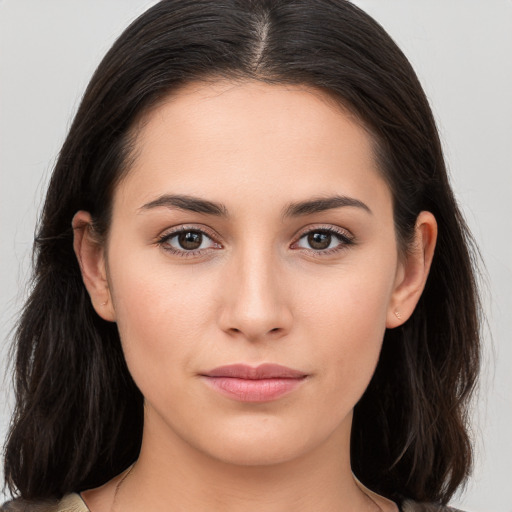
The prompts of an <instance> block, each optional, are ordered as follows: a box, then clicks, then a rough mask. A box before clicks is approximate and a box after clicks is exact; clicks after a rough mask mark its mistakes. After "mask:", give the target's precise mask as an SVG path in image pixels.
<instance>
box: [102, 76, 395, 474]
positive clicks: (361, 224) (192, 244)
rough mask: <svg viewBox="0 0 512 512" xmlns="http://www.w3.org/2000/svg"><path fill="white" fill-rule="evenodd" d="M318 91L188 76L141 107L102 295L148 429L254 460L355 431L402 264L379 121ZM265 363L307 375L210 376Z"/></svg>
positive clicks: (211, 451) (226, 456)
mask: <svg viewBox="0 0 512 512" xmlns="http://www.w3.org/2000/svg"><path fill="white" fill-rule="evenodd" d="M323 94H324V93H322V92H319V91H316V90H314V89H308V88H306V87H299V86H294V87H291V86H284V85H267V84H262V83H257V82H240V83H236V84H235V83H226V82H217V83H214V84H209V85H207V84H189V85H187V86H186V87H184V88H183V89H182V90H180V91H179V92H177V93H175V94H174V95H172V96H171V97H169V98H168V99H167V100H166V101H165V102H164V103H162V104H161V105H160V106H158V107H157V108H156V109H155V110H153V111H152V112H151V113H150V114H148V115H147V117H146V119H145V120H144V122H143V123H141V125H140V132H139V134H138V138H137V141H136V149H137V151H136V158H135V162H134V164H133V166H132V167H131V168H130V170H129V172H128V173H127V176H126V177H125V178H124V180H123V181H122V182H121V184H120V185H119V186H118V188H117V190H116V191H115V195H114V202H113V217H112V224H111V229H110V232H109V236H108V241H107V243H106V253H105V260H106V267H105V268H106V275H107V279H108V287H109V293H110V298H109V305H108V306H107V307H106V308H103V309H102V308H101V307H98V308H97V309H98V312H99V313H100V314H101V315H102V316H103V317H104V318H108V319H111V320H115V321H116V322H117V324H118V328H119V332H120V336H121V340H122V345H123V349H124V352H125V356H126V361H127V364H128V367H129V369H130V372H131V373H132V375H133V378H134V380H135V382H136V383H137V385H138V386H139V388H140V390H141V391H142V393H143V395H144V397H145V400H146V418H145V421H146V423H145V430H146V431H145V435H148V432H149V433H150V435H154V436H158V435H160V436H164V437H166V438H167V439H179V440H180V442H181V441H184V442H186V443H187V445H188V446H190V447H193V448H194V449H196V450H197V451H199V452H200V453H202V454H203V455H206V456H209V457H213V458H215V459H218V460H223V461H226V462H232V463H237V464H246V465H256V464H270V463H277V462H283V461H287V460H291V459H293V458H296V457H300V456H301V455H305V454H306V453H312V452H314V450H316V449H319V447H320V446H322V445H325V443H326V442H327V440H329V439H337V440H342V441H340V442H343V443H345V444H348V440H349V435H350V425H351V418H352V410H353V407H354V406H355V404H356V403H357V401H358V400H359V398H360V397H361V395H362V393H363V392H364V390H365V388H366V387H367V385H368V383H369V381H370V379H371V376H372V374H373V372H374V369H375V366H376V364H377V360H378V357H379V351H380V349H381V344H382V340H383V335H384V331H385V328H386V326H387V325H388V324H389V321H390V320H389V319H390V316H391V315H392V313H393V311H392V309H393V308H394V305H393V304H394V293H395V291H396V289H397V283H398V281H399V280H400V279H401V276H402V274H403V273H402V270H401V264H400V262H399V259H398V252H397V246H396V237H395V232H394V224H393V211H392V200H391V194H390V191H389V189H388V187H387V185H386V183H385V182H384V180H383V178H382V177H381V175H380V173H379V170H378V169H377V167H376V163H375V159H374V154H373V152H372V146H371V140H370V138H369V135H368V133H367V132H366V131H365V130H364V129H363V128H362V127H361V126H360V125H359V124H358V123H357V121H356V120H355V119H354V118H353V117H352V116H350V115H349V114H347V113H346V112H344V111H343V110H342V109H341V108H340V107H339V106H335V105H334V103H333V102H332V101H331V100H329V98H328V97H327V96H324V95H323ZM184 196H186V197H184ZM198 201H203V203H201V202H198ZM205 201H207V202H208V203H204V202H205ZM212 203H213V204H212ZM262 363H274V364H279V365H283V366H286V367H288V368H291V369H294V370H298V372H299V373H300V375H304V376H305V377H304V378H301V379H298V380H300V382H295V383H294V385H293V386H291V387H289V388H286V387H284V388H280V387H279V386H281V385H282V382H281V383H278V384H276V386H277V387H276V388H275V389H274V388H271V389H274V391H275V390H276V389H277V391H276V393H272V392H268V389H270V388H269V387H268V386H267V388H265V387H264V386H263V387H261V386H260V388H258V389H259V391H258V390H256V391H254V389H256V388H254V389H253V391H254V392H252V391H250V390H249V388H248V387H245V388H243V386H244V385H245V384H244V383H242V384H240V383H238V384H237V386H238V385H239V384H240V385H239V387H238V388H237V389H238V391H237V390H236V389H235V391H233V389H231V388H229V385H227V386H228V388H229V389H231V391H232V392H231V393H230V392H227V393H226V392H225V391H222V390H219V388H218V386H217V384H218V382H220V381H218V382H217V384H215V385H214V384H213V381H214V380H215V379H212V378H209V377H205V375H206V374H208V373H209V372H211V371H212V370H214V369H215V368H218V367H220V366H224V365H232V364H245V365H248V366H251V367H257V366H258V365H260V364H262ZM226 382H227V379H224V384H222V382H221V384H220V385H221V387H222V386H224V387H225V386H226V384H225V383H226ZM231 382H234V380H232V381H231ZM275 382H277V381H275ZM240 386H242V387H240ZM269 386H271V384H270V385H269ZM235 387H236V386H235ZM251 389H252V388H251ZM265 389H266V391H265ZM284 389H287V390H288V391H287V392H285V393H282V391H283V390H284ZM244 390H245V391H247V393H246V394H244V392H245V391H244ZM262 390H263V391H262ZM237 393H238V394H237ZM251 393H252V394H251ZM258 393H259V394H258ZM265 393H266V394H265ZM244 397H245V398H244Z"/></svg>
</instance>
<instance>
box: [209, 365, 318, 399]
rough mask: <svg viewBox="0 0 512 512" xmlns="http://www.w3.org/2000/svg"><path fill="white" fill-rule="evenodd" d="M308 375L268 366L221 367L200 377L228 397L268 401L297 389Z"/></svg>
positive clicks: (279, 366)
mask: <svg viewBox="0 0 512 512" xmlns="http://www.w3.org/2000/svg"><path fill="white" fill-rule="evenodd" d="M307 376H308V375H307V374H306V373H304V372H302V371H299V370H295V369H293V368H288V367H286V366H281V365H278V364H270V363H265V364H262V365H260V366H257V367H252V366H249V365H246V364H233V365H227V366H220V367H218V368H215V369H213V370H211V371H209V372H206V373H203V374H201V377H202V378H203V380H204V381H205V383H206V384H207V385H208V386H209V387H211V388H213V389H214V390H216V391H218V392H219V393H221V394H223V395H224V396H227V397H229V398H232V399H235V400H238V401H241V402H268V401H270V400H276V399H277V398H280V397H282V396H284V395H286V394H288V393H290V392H292V391H293V390H294V389H296V388H297V387H298V386H300V384H301V383H302V382H304V381H305V380H306V377H307Z"/></svg>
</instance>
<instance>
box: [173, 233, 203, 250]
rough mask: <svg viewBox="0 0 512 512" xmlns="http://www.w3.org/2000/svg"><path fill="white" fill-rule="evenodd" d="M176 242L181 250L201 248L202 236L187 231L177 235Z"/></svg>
mask: <svg viewBox="0 0 512 512" xmlns="http://www.w3.org/2000/svg"><path fill="white" fill-rule="evenodd" d="M178 242H179V244H180V246H181V247H182V248H183V249H189V250H193V249H198V248H199V247H200V246H201V242H202V235H201V233H194V232H192V231H187V232H185V233H180V234H179V235H178Z"/></svg>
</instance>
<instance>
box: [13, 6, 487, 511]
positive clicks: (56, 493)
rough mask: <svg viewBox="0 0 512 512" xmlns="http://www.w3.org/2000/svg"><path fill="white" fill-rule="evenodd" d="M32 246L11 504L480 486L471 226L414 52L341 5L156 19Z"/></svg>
mask: <svg viewBox="0 0 512 512" xmlns="http://www.w3.org/2000/svg"><path fill="white" fill-rule="evenodd" d="M36 254H37V261H36V268H35V281H34V289H33V292H32V295H31V297H30V298H29V300H28V302H27V304H26V307H25V309H24V313H23V316H22V317H21V319H20V322H19V328H18V331H17V335H16V343H17V355H16V379H17V381H16V382H17V407H16V411H15V415H14V418H13V423H12V427H11V430H10V435H9V439H8V443H7V447H6V457H5V475H6V483H7V485H8V486H9V488H10V489H11V491H12V492H13V494H17V495H19V496H20V499H18V500H15V501H13V502H10V503H9V504H6V505H4V510H76V511H87V510H90V511H91V512H107V511H117V510H123V511H128V512H129V511H132V510H133V511H135V510H154V511H159V510H168V509H170V510H194V511H201V510H209V511H211V510H244V511H251V510H262V509H264V510H270V511H273V510H275V511H282V510H290V509H296V510H304V511H316V510H325V511H331V510H332V511H349V510H350V511H351V510H361V511H362V510H364V511H379V510H380V511H396V510H403V511H416V510H430V509H431V510H442V509H443V508H438V506H439V507H442V506H444V505H446V504H447V503H448V501H449V499H450V497H451V496H452V495H453V493H454V492H455V490H456V489H457V488H458V487H459V486H460V485H461V484H462V483H463V482H464V480H465V479H466V478H467V476H468V474H469V470H470V467H471V447H470V444H469V440H468V434H467V430H466V414H467V405H468V400H469V398H470V396H471V392H472V390H473V388H474V384H475V381H476V377H477V373H478V362H479V318H478V312H479V308H478V296H477V290H476V285H475V278H474V270H473V268H472V264H471V255H470V236H469V233H468V230H467V228H466V227H465V224H464V222H463V220H462V217H461V215H460V213H459V210H458V208H457V205H456V203H455V200H454V198H453V194H452V191H451V189H450V186H449V183H448V180H447V176H446V170H445V165H444V162H443V156H442V152H441V148H440V143H439V138H438V134H437V130H436V127H435V123H434V121H433V118H432V114H431V112H430V108H429V106H428V102H427V100H426V98H425V95H424V93H423V91H422V89H421V86H420V85H419V83H418V81H417V78H416V76H415V74H414V72H413V70H412V69H411V66H410V64H409V63H408V62H407V60H406V58H405V57H404V56H403V54H402V53H401V52H400V50H399V49H398V48H397V47H396V45H395V44H394V43H393V42H392V41H391V39H390V38H389V36H388V35H387V34H386V33H385V32H384V31H383V29H382V28H381V27H380V26H379V25H378V24H376V23H375V22H374V21H373V20H372V19H371V18H369V17H368V16H367V15H366V14H364V13H363V12H361V11H360V10H359V9H357V8H356V7H354V6H353V5H351V4H350V3H348V2H344V1H341V0H337V1H334V2H333V1H327V0H325V1H319V0H316V1H311V0H302V1H299V0H294V1H277V0H276V1H264V0H257V1H256V0H254V1H247V0H243V1H242V0H238V1H235V0H231V1H230V2H222V3H221V2H215V1H208V2H202V1H177V0H175V1H163V2H160V3H159V4H157V5H156V6H154V7H153V8H151V9H150V10H149V11H147V12H146V13H145V14H144V15H142V16H141V17H140V18H139V19H138V20H136V21H135V22H134V23H133V24H132V25H131V26H130V27H129V28H128V29H127V30H126V31H125V32H124V34H123V35H121V37H120V38H119V39H118V41H117V42H116V43H115V44H114V46H113V47H112V49H111V50H110V51H109V52H108V54H107V55H106V57H105V58H104V60H103V61H102V63H101V64H100V66H99V68H98V70H97V71H96V73H95V75H94V76H93V78H92V80H91V83H90V84H89V87H88V89H87V91H86V93H85V96H84V98H83V101H82V104H81V106H80V108H79V111H78V113H77V115H76V117H75V120H74V122H73V124H72V126H71V129H70V132H69V135H68V137H67V139H66V142H65V144H64V146H63V148H62V151H61V153H60V156H59V160H58V162H57V165H56V167H55V170H54V174H53V177H52V180H51V183H50V186H49V190H48V194H47V199H46V203H45V206H44V210H43V214H42V219H41V227H40V231H39V235H38V237H37V240H36ZM426 503H430V504H431V505H427V504H426ZM429 507H430V508H429Z"/></svg>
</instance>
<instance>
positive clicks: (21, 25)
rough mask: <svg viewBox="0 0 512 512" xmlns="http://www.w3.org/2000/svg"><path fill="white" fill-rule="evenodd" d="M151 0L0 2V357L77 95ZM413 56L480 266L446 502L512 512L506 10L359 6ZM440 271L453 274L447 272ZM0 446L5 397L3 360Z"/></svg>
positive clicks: (453, 3)
mask: <svg viewBox="0 0 512 512" xmlns="http://www.w3.org/2000/svg"><path fill="white" fill-rule="evenodd" d="M153 3H154V2H152V1H144V0H87V1H86V0H3V1H2V0H0V173H1V174H0V315H1V316H0V350H1V356H2V362H4V361H5V354H6V346H7V338H8V334H9V330H10V328H11V327H12V325H13V318H14V317H15V315H16V311H17V310H18V308H19V306H20V305H21V303H22V299H23V297H24V296H25V292H26V280H27V275H28V269H29V263H30V249H31V243H32V238H33V230H34V225H35V221H36V214H37V211H38V209H39V207H40V205H41V202H42V196H43V193H44V190H45V186H46V183H47V180H48V177H49V174H50V171H51V168H52V166H53V163H54V161H55V158H56V156H57V153H58V151H59V148H60V146H61V144H62V142H63V140H64V137H65V134H66V131H67V129H68V127H69V124H70V120H71V118H72V116H73V114H74V112H75V110H76V108H77V106H78V102H79V100H80V97H81V95H82V93H83V90H84V88H85V86H86V84H87V82H88V79H89V78H90V76H91V74H92V72H93V71H94V69H95V67H96V65H97V64H98V63H99V61H100V59H101V57H102V56H103V54H104V53H105V51H106V50H107V49H108V48H109V46H110V45H111V43H112V42H113V41H114V39H115V38H116V37H117V36H118V35H119V34H120V32H121V31H122V29H123V28H124V27H125V26H126V25H127V23H128V22H129V21H131V20H132V19H134V18H135V17H136V16H137V15H138V14H139V13H141V12H142V11H143V10H145V8H147V7H148V6H149V5H151V4H153ZM355 3H356V4H358V5H360V6H361V7H362V8H364V9H365V10H366V11H367V12H368V13H370V14H371V15H372V16H374V17H375V18H376V19H377V20H378V21H379V22H380V23H381V24H382V25H383V26H384V27H385V28H386V29H387V30H388V32H389V33H390V34H391V35H392V37H393V38H394V39H395V40H396V42H397V43H398V44H399V46H400V47H401V48H402V49H403V50H404V52H405V54H406V55H407V56H408V57H409V59H410V60H411V62H412V64H413V66H414V67H415V69H416V71H417V73H418V75H419V77H420V80H421V81H422V83H423V86H424V88H425V90H426V92H427V95H428V96H429V98H430V101H431V103H432V106H433V109H434V112H435V114H436V118H437V120H438V123H439V128H440V131H441V136H442V140H443V144H444V147H445V151H446V156H447V160H448V164H449V167H450V169H451V175H452V182H453V185H454V188H455V191H456V195H457V197H458V199H459V200H460V202H461V205H462V208H463V211H464V212H465V215H466V217H467V220H468V222H469V225H470V226H471V228H472V230H473V232H474V234H475V236H476V238H477V240H478V242H479V244H480V246H481V250H482V254H483V257H484V260H485V262H486V266H487V276H488V277H487V286H488V290H489V291H488V293H486V295H485V307H486V311H487V315H488V320H489V328H488V330H487V332H486V338H485V354H484V364H485V367H484V375H483V379H482V383H481V390H480V401H479V403H478V406H477V408H476V410H475V414H474V421H473V430H474V437H475V441H476V444H477V464H476V470H475V473H474V476H473V477H472V479H471V481H470V483H469V485H468V488H467V490H466V492H465V494H463V495H459V496H458V497H457V499H456V500H454V502H453V503H454V504H455V505H457V506H459V507H461V508H464V509H466V510H467V511H470V512H491V511H494V512H504V511H508V512H512V396H511V395H512V392H511V390H512V377H511V375H512V371H511V365H512V344H511V341H512V340H511V332H512V320H511V319H512V293H511V292H512V207H511V204H512V152H511V145H512V65H511V63H512V2H511V1H510V0H485V1H482V0H357V1H356V2H355ZM447 271H449V269H447ZM1 367H2V368H1V370H0V372H1V373H0V379H3V380H0V383H1V384H2V387H1V391H2V393H1V396H0V438H1V439H3V438H4V437H5V434H4V433H5V428H6V424H7V422H8V418H9V408H10V404H11V402H12V398H11V394H10V391H9V378H8V377H6V376H5V375H4V372H5V364H2V365H1Z"/></svg>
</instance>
